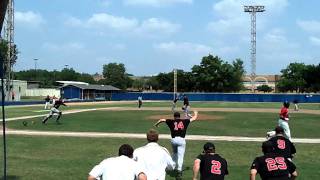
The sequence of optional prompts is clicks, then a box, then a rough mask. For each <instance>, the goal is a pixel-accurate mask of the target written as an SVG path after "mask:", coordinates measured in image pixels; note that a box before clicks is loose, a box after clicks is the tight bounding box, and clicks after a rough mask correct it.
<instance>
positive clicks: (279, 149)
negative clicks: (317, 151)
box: [269, 126, 296, 159]
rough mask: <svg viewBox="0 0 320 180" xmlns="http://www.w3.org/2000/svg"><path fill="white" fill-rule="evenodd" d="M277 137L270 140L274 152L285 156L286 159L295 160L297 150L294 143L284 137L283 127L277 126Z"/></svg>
mask: <svg viewBox="0 0 320 180" xmlns="http://www.w3.org/2000/svg"><path fill="white" fill-rule="evenodd" d="M275 132H276V136H275V137H272V138H271V139H269V141H270V142H272V144H273V147H274V151H275V152H276V153H279V154H281V155H283V156H284V157H285V158H290V159H292V158H293V155H294V154H295V153H296V148H295V146H294V145H293V143H292V142H291V141H290V140H289V139H287V138H285V137H284V135H283V134H284V130H283V128H282V127H280V126H277V127H276V128H275Z"/></svg>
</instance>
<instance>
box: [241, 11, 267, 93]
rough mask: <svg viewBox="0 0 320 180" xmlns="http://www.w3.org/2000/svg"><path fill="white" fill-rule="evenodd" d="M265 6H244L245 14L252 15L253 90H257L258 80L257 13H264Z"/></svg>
mask: <svg viewBox="0 0 320 180" xmlns="http://www.w3.org/2000/svg"><path fill="white" fill-rule="evenodd" d="M264 11H265V9H264V6H244V12H248V13H250V14H251V75H250V77H251V90H252V92H254V89H255V78H256V13H257V12H264Z"/></svg>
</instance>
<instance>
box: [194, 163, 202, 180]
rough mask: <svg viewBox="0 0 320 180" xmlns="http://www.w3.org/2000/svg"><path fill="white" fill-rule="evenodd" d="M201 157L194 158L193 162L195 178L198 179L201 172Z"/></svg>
mask: <svg viewBox="0 0 320 180" xmlns="http://www.w3.org/2000/svg"><path fill="white" fill-rule="evenodd" d="M200 162H201V161H200V159H196V160H194V163H193V178H192V179H193V180H197V177H198V174H199V169H200Z"/></svg>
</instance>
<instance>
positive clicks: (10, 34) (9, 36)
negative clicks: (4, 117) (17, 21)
mask: <svg viewBox="0 0 320 180" xmlns="http://www.w3.org/2000/svg"><path fill="white" fill-rule="evenodd" d="M4 34H5V35H4V36H5V40H6V41H7V43H8V51H7V59H6V60H5V63H4V64H3V66H4V69H5V72H4V77H5V79H6V84H5V87H6V93H5V94H6V99H7V100H8V101H10V100H11V90H12V82H11V79H12V65H13V57H14V56H15V54H14V0H8V6H7V11H6V16H5V27H4Z"/></svg>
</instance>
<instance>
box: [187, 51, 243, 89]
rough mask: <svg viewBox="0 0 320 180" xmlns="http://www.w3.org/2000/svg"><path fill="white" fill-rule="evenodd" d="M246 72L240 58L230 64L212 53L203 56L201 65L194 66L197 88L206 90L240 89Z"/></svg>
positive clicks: (193, 71)
mask: <svg viewBox="0 0 320 180" xmlns="http://www.w3.org/2000/svg"><path fill="white" fill-rule="evenodd" d="M244 72H245V71H244V69H243V62H242V61H241V60H240V59H236V61H234V62H232V64H229V63H228V62H224V61H223V60H222V59H220V58H219V57H218V56H212V55H208V56H205V57H203V58H202V61H201V63H200V65H195V66H193V67H192V73H193V77H194V78H195V80H194V82H195V87H196V90H199V91H205V92H235V91H240V90H241V89H242V82H241V78H242V77H243V75H244Z"/></svg>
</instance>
